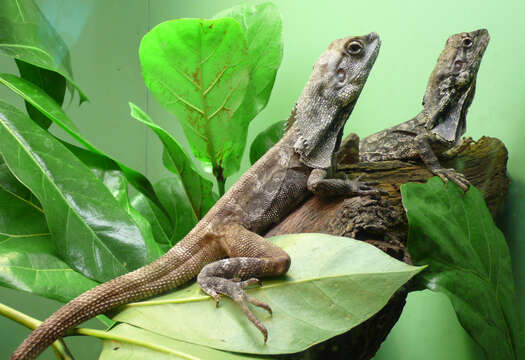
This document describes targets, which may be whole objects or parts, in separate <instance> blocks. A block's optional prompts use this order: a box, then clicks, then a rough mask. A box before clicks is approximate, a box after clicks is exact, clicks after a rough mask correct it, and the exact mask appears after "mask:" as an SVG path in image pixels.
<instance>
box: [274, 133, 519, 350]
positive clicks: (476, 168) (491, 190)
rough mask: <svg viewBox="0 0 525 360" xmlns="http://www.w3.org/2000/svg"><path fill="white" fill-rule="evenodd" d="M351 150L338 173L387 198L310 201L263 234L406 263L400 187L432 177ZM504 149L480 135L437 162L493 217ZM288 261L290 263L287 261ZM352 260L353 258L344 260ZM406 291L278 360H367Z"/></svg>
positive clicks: (416, 166)
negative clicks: (367, 248) (303, 238)
mask: <svg viewBox="0 0 525 360" xmlns="http://www.w3.org/2000/svg"><path fill="white" fill-rule="evenodd" d="M351 151H352V150H351V147H347V148H343V153H342V154H341V155H342V156H340V157H339V158H340V160H341V161H342V162H341V163H340V164H339V170H340V171H344V172H345V173H347V174H348V175H349V177H351V178H354V177H357V176H359V175H363V176H362V180H363V181H377V182H378V185H377V188H379V189H381V190H383V191H385V192H386V193H387V194H385V195H382V196H379V197H371V196H362V197H353V198H334V199H329V200H321V199H319V198H317V197H311V198H309V199H308V200H306V202H305V203H304V204H303V205H302V206H301V207H299V208H298V209H296V210H295V211H294V212H293V213H291V214H290V215H289V216H288V217H287V218H286V219H284V220H283V221H282V222H281V223H279V224H278V225H277V226H275V227H274V228H272V229H271V230H270V231H269V232H268V233H267V234H266V235H265V236H266V237H269V236H274V235H280V234H289V233H304V232H310V233H312V232H313V233H326V234H332V235H339V236H346V237H350V238H354V239H357V240H362V241H366V242H368V243H370V244H372V245H374V246H376V247H378V248H380V249H381V250H383V251H384V252H386V253H388V254H389V255H391V256H393V257H395V258H397V259H399V260H402V261H405V262H407V263H411V260H410V255H409V254H408V251H407V249H406V242H407V235H408V222H407V219H406V215H405V211H404V209H403V206H402V203H401V193H400V191H399V188H400V186H401V185H402V184H405V183H407V182H426V181H427V180H428V179H429V178H430V177H432V174H431V173H430V172H429V171H428V170H427V169H426V168H424V166H423V165H422V164H421V163H420V162H413V163H408V162H401V161H384V162H375V163H357V164H355V163H354V164H352V163H351V162H353V161H355V154H353V153H351ZM507 157H508V156H507V150H506V148H505V146H504V144H503V143H502V142H501V141H500V140H498V139H496V138H490V137H482V138H481V139H479V140H478V141H476V142H473V143H470V144H469V145H467V146H466V147H465V148H464V149H463V151H461V152H460V153H458V154H457V155H456V156H455V157H453V158H450V159H444V160H442V161H441V164H442V165H443V166H444V167H447V168H455V169H456V170H458V171H460V172H462V173H463V174H464V175H465V177H466V178H467V179H468V180H469V181H470V182H471V184H472V185H474V186H476V188H478V189H479V190H480V191H481V192H482V193H483V195H484V198H485V201H486V203H487V205H488V207H489V209H490V211H491V213H492V216H493V217H494V218H495V217H496V215H497V213H498V212H499V211H500V210H501V208H502V207H503V203H504V201H505V199H506V197H507V194H508V186H509V180H508V177H507V175H506V173H507ZM292 260H293V259H292ZM348 261H352V259H348ZM408 291H409V290H408V287H403V288H402V289H400V290H399V291H398V292H397V293H396V294H395V295H394V296H393V297H392V298H391V299H390V301H389V303H388V304H387V305H386V306H385V307H384V308H383V309H382V310H381V311H380V312H379V313H377V314H376V315H374V316H373V317H372V318H370V319H369V320H367V321H366V322H364V323H363V324H361V325H359V326H357V327H356V328H354V329H352V330H351V331H349V332H347V333H345V334H342V335H339V336H337V337H335V338H332V339H330V340H329V341H326V342H324V343H322V344H319V345H316V346H314V347H312V348H311V349H309V350H307V351H305V352H303V353H300V354H293V355H286V356H282V357H280V358H282V359H335V360H337V359H358V360H365V359H371V358H372V357H373V356H374V355H375V353H376V352H377V350H378V349H379V346H380V345H381V343H382V342H383V341H384V340H385V338H386V336H387V335H388V333H389V332H390V330H391V329H392V327H393V326H394V325H395V323H396V322H397V320H398V319H399V316H400V315H401V312H402V310H403V307H404V305H405V300H406V295H407V294H408Z"/></svg>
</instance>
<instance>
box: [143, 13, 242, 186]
mask: <svg viewBox="0 0 525 360" xmlns="http://www.w3.org/2000/svg"><path fill="white" fill-rule="evenodd" d="M139 56H140V62H141V64H142V74H143V76H144V81H145V82H146V86H147V87H148V88H149V90H150V91H151V92H152V93H153V96H154V97H155V99H157V101H158V102H159V103H160V104H161V105H162V106H164V107H165V108H166V109H168V110H169V111H171V112H172V113H173V114H175V116H177V119H178V120H179V121H180V123H181V124H182V128H183V129H184V132H185V134H186V137H187V138H188V141H189V143H190V146H191V149H192V151H193V153H194V154H195V156H196V157H197V158H198V159H199V160H201V161H202V162H204V163H205V164H207V165H209V164H210V163H211V164H212V168H213V169H214V171H215V173H216V176H219V175H220V174H219V172H223V174H222V176H224V177H227V176H229V175H230V174H232V173H233V172H235V171H236V170H237V169H238V162H239V161H240V158H241V155H242V151H243V149H244V141H239V139H242V137H243V136H245V133H246V130H245V128H246V126H247V124H242V123H234V122H232V121H231V118H232V116H233V114H234V113H235V111H237V109H238V108H239V106H240V105H241V102H242V101H243V99H244V96H245V94H246V89H247V87H248V82H249V63H248V47H247V44H246V39H245V35H244V31H243V30H242V28H241V26H240V25H239V23H238V22H237V21H235V20H233V19H231V18H225V19H218V20H203V19H179V20H173V21H166V22H164V23H161V24H159V25H157V26H155V27H154V28H153V29H152V30H151V31H150V32H149V33H147V34H146V35H145V36H144V37H143V38H142V41H141V43H140V49H139ZM225 159H236V161H237V163H235V161H234V160H232V161H228V162H226V161H225Z"/></svg>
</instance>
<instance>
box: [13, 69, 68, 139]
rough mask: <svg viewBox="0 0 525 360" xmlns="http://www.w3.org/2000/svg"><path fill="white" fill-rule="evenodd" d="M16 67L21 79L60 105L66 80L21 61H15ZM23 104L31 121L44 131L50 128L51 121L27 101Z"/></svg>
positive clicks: (64, 91) (57, 74)
mask: <svg viewBox="0 0 525 360" xmlns="http://www.w3.org/2000/svg"><path fill="white" fill-rule="evenodd" d="M16 65H17V66H18V71H19V72H20V77H21V78H23V79H26V80H28V81H30V82H32V83H33V84H35V85H36V86H38V87H39V88H40V89H42V90H43V91H44V92H45V93H46V94H48V95H49V96H50V97H51V98H52V99H53V100H55V101H56V103H57V104H58V105H62V103H63V102H64V95H65V94H66V79H65V78H64V77H63V76H62V75H60V74H59V73H57V72H54V71H51V70H47V69H44V68H41V67H38V66H35V65H32V64H29V63H26V62H25V61H21V60H16ZM25 104H26V110H27V113H28V114H29V117H31V119H33V121H35V122H36V123H37V124H38V125H40V126H41V127H43V128H44V129H47V128H49V126H51V123H52V121H51V120H50V119H48V118H47V116H45V115H44V114H42V113H41V112H40V111H39V110H38V109H36V108H35V107H34V106H33V105H31V104H30V103H28V102H27V101H26V102H25Z"/></svg>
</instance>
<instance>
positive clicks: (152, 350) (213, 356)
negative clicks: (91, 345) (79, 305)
mask: <svg viewBox="0 0 525 360" xmlns="http://www.w3.org/2000/svg"><path fill="white" fill-rule="evenodd" d="M174 320H175V319H174ZM175 321H176V320H175ZM109 334H110V335H111V336H118V337H125V338H126V339H129V340H131V341H132V342H133V343H130V342H125V341H119V340H104V343H103V347H102V353H101V354H100V357H99V359H101V360H104V359H107V360H119V359H126V360H143V359H155V360H249V359H255V357H253V356H249V355H241V354H233V353H229V352H224V351H219V350H214V349H211V348H209V347H206V346H200V345H194V344H190V343H187V342H184V341H178V340H174V339H173V338H170V337H167V336H162V335H159V334H155V333H152V332H150V331H146V330H143V329H139V328H136V327H134V326H130V325H128V324H119V325H117V326H116V327H114V328H113V329H111V331H110V332H109Z"/></svg>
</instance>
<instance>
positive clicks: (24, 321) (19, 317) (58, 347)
mask: <svg viewBox="0 0 525 360" xmlns="http://www.w3.org/2000/svg"><path fill="white" fill-rule="evenodd" d="M0 315H2V316H5V317H6V318H8V319H11V320H13V321H16V322H17V323H19V324H21V325H24V326H25V327H27V328H29V329H31V330H34V329H36V328H37V327H38V326H40V324H42V321H40V320H37V319H35V318H33V317H31V316H29V315H27V314H24V313H22V312H20V311H18V310H15V309H13V308H11V307H9V306H7V305H4V304H2V303H0ZM51 346H53V348H54V350H55V354H56V356H57V358H58V359H60V360H73V357H72V356H71V353H70V352H69V350H68V348H67V347H66V345H65V344H64V343H63V342H62V340H57V341H55V342H54V343H53V344H52V345H51Z"/></svg>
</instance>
